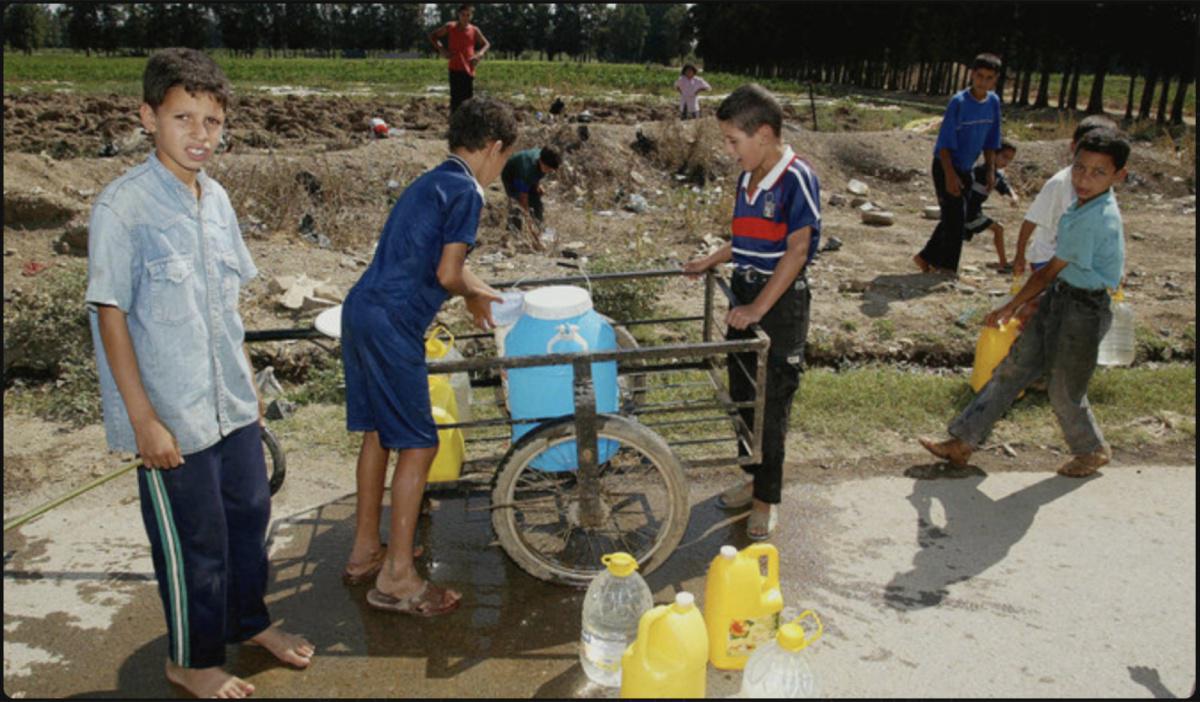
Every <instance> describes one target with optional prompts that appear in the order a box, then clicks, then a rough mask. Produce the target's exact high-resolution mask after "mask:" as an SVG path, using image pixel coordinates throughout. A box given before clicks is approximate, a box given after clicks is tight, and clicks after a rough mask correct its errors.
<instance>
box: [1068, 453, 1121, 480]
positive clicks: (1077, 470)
mask: <svg viewBox="0 0 1200 702" xmlns="http://www.w3.org/2000/svg"><path fill="white" fill-rule="evenodd" d="M1111 458H1112V457H1111V454H1109V452H1108V451H1105V450H1103V449H1101V450H1099V451H1094V452H1092V453H1085V454H1081V455H1078V456H1075V457H1073V458H1072V459H1071V460H1069V461H1067V462H1066V463H1064V464H1063V465H1062V467H1061V468H1059V469H1058V474H1059V475H1065V476H1067V477H1068V478H1086V477H1088V476H1089V475H1092V474H1094V473H1095V472H1096V471H1097V470H1099V469H1100V467H1101V466H1105V465H1108V462H1109V461H1110V460H1111Z"/></svg>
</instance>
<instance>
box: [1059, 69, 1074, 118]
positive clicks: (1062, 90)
mask: <svg viewBox="0 0 1200 702" xmlns="http://www.w3.org/2000/svg"><path fill="white" fill-rule="evenodd" d="M1070 81H1071V67H1070V66H1067V68H1066V70H1064V71H1063V74H1062V83H1060V84H1059V86H1058V109H1060V110H1065V109H1067V83H1069V82H1070Z"/></svg>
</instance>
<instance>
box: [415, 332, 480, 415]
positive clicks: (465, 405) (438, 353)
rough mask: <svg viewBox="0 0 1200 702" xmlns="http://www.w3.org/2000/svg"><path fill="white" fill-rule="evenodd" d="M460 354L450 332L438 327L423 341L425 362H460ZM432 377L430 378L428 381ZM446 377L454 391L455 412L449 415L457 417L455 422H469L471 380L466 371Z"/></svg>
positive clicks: (431, 377)
mask: <svg viewBox="0 0 1200 702" xmlns="http://www.w3.org/2000/svg"><path fill="white" fill-rule="evenodd" d="M462 358H463V356H462V354H461V353H459V352H458V349H456V348H454V335H453V334H451V333H450V330H449V329H447V328H445V327H443V326H442V325H440V324H439V325H438V326H436V327H434V328H433V333H432V334H430V335H429V338H428V339H426V340H425V360H426V361H440V360H446V361H461V360H462ZM433 377H434V376H430V380H432V379H433ZM445 377H447V379H448V380H449V381H450V388H451V389H452V390H453V391H454V398H455V406H456V410H455V411H453V412H451V413H450V414H452V415H454V416H455V417H459V419H456V420H455V421H458V422H469V421H471V378H470V376H469V375H467V372H466V371H460V372H458V373H451V374H450V375H448V376H445Z"/></svg>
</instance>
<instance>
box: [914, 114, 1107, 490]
mask: <svg viewBox="0 0 1200 702" xmlns="http://www.w3.org/2000/svg"><path fill="white" fill-rule="evenodd" d="M1129 152H1130V146H1129V140H1128V139H1127V138H1126V137H1125V136H1124V135H1122V134H1121V133H1119V132H1117V131H1116V130H1113V129H1096V130H1094V131H1092V132H1089V133H1088V134H1087V135H1086V136H1085V137H1084V138H1083V139H1082V140H1081V141H1080V142H1079V145H1078V146H1077V147H1076V151H1075V163H1074V165H1073V166H1072V169H1071V186H1072V188H1073V189H1074V191H1075V195H1076V197H1077V198H1078V199H1077V200H1076V201H1075V202H1074V203H1073V204H1072V205H1071V206H1070V207H1069V208H1068V209H1067V211H1066V213H1064V214H1063V216H1062V218H1061V219H1060V220H1059V222H1058V241H1057V244H1056V245H1055V251H1054V257H1053V258H1051V259H1050V261H1049V262H1048V263H1047V264H1046V265H1045V266H1043V267H1042V268H1039V269H1038V270H1037V271H1036V272H1035V273H1034V274H1033V275H1032V276H1030V278H1029V280H1028V281H1026V283H1025V286H1024V287H1023V288H1021V292H1019V293H1017V296H1016V297H1014V298H1013V299H1012V301H1010V302H1009V303H1008V304H1006V305H1004V306H1003V307H1000V308H999V309H997V310H994V311H993V312H991V313H990V314H989V315H988V316H987V318H986V319H985V320H984V323H985V324H988V325H990V326H999V325H1000V324H1002V323H1004V322H1006V321H1007V320H1008V319H1009V318H1011V317H1012V316H1013V315H1015V314H1017V313H1018V311H1019V310H1020V309H1021V307H1022V306H1023V305H1025V304H1026V303H1028V302H1030V301H1032V300H1035V299H1036V298H1037V296H1038V295H1040V294H1041V292H1042V291H1043V290H1044V289H1045V288H1046V287H1047V286H1049V287H1050V290H1049V292H1048V293H1047V294H1046V298H1045V299H1044V300H1042V301H1041V303H1040V304H1039V305H1038V309H1037V311H1036V312H1034V314H1033V317H1032V318H1031V319H1030V320H1029V323H1028V324H1026V325H1025V329H1024V330H1023V331H1022V333H1021V335H1020V336H1019V337H1017V340H1016V342H1015V343H1014V344H1013V347H1012V351H1010V352H1009V354H1008V356H1007V357H1006V358H1005V359H1004V360H1003V361H1001V362H1000V365H999V366H997V367H996V371H995V373H994V374H993V375H992V379H991V380H990V381H988V383H987V385H985V386H983V389H982V390H981V391H980V392H979V394H978V395H976V396H975V399H973V400H972V401H971V404H969V405H967V407H966V409H964V410H963V411H962V412H961V413H960V414H959V415H958V416H957V417H956V418H955V419H954V421H952V422H951V423H950V427H949V429H948V431H949V433H950V435H951V436H952V437H954V438H952V439H950V440H948V441H942V442H934V441H932V440H930V439H924V438H922V439H921V440H920V441H921V445H922V446H924V447H925V448H926V449H927V450H928V451H929V452H930V453H932V454H933V455H935V456H937V457H938V458H943V459H946V460H948V461H950V463H952V464H954V465H957V466H963V465H966V462H967V459H968V458H970V456H971V453H972V452H973V451H974V450H975V448H976V447H977V446H979V445H980V444H982V443H983V441H984V440H985V439H986V438H987V436H988V434H989V433H991V430H992V425H994V424H995V423H996V421H997V420H999V419H1000V417H1001V416H1003V415H1004V413H1005V412H1007V411H1008V408H1009V407H1010V406H1011V405H1012V403H1013V402H1014V401H1015V400H1016V399H1017V396H1018V395H1019V394H1020V392H1021V391H1022V390H1024V389H1025V386H1026V385H1028V384H1029V383H1031V382H1033V381H1034V380H1036V379H1037V378H1038V377H1039V376H1040V375H1041V374H1043V373H1045V374H1046V376H1047V377H1048V378H1049V382H1048V386H1047V391H1048V393H1049V395H1050V403H1051V405H1052V406H1053V407H1054V414H1055V416H1056V417H1057V418H1058V423H1059V426H1061V427H1062V430H1063V433H1064V434H1065V435H1066V438H1067V444H1068V445H1069V446H1070V447H1071V453H1072V454H1074V456H1073V457H1072V458H1071V460H1070V461H1068V462H1066V463H1065V464H1063V465H1062V467H1060V468H1059V469H1058V472H1059V473H1060V474H1061V475H1066V476H1070V477H1077V478H1081V477H1085V476H1088V475H1091V474H1093V473H1095V472H1096V470H1097V469H1098V468H1100V467H1101V466H1103V465H1105V464H1107V463H1108V462H1109V460H1110V458H1111V453H1110V450H1109V447H1108V446H1107V444H1105V442H1104V436H1103V435H1102V434H1101V433H1100V427H1099V426H1098V425H1097V424H1096V418H1095V416H1093V415H1092V410H1091V406H1090V405H1089V404H1088V399H1087V386H1088V382H1089V381H1090V380H1091V377H1092V373H1093V372H1094V371H1095V369H1096V355H1097V351H1098V349H1099V348H1100V340H1101V339H1102V338H1104V334H1105V333H1106V332H1107V331H1108V328H1109V326H1110V325H1111V324H1112V311H1111V310H1110V308H1109V300H1108V291H1107V290H1106V288H1108V289H1111V288H1116V287H1117V286H1118V285H1119V284H1120V282H1121V273H1122V270H1123V269H1124V266H1125V239H1124V232H1123V229H1122V225H1121V211H1120V209H1118V208H1117V202H1116V200H1115V199H1114V198H1113V193H1112V187H1113V185H1114V184H1116V183H1118V182H1120V181H1122V180H1124V178H1125V175H1126V170H1125V162H1126V161H1127V160H1128V159H1129Z"/></svg>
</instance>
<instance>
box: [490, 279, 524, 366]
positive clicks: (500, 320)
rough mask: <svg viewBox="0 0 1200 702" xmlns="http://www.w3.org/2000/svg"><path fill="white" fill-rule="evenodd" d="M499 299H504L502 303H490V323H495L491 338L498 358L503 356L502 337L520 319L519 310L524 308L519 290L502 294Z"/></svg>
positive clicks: (522, 294)
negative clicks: (494, 341) (494, 340)
mask: <svg viewBox="0 0 1200 702" xmlns="http://www.w3.org/2000/svg"><path fill="white" fill-rule="evenodd" d="M500 297H502V298H504V300H503V301H502V302H493V303H492V321H494V322H495V323H496V328H495V329H493V330H492V336H493V337H494V338H495V339H496V356H498V357H499V356H503V355H504V337H506V336H508V332H509V330H510V329H512V327H513V325H514V324H516V323H517V320H518V319H520V318H521V310H522V309H524V307H525V293H523V292H521V291H520V290H509V291H506V292H502V293H500Z"/></svg>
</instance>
